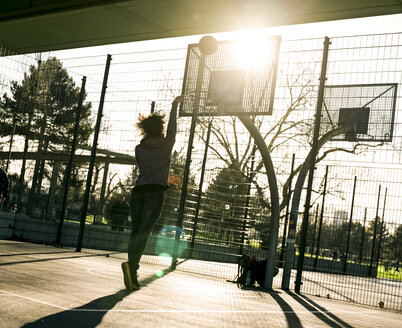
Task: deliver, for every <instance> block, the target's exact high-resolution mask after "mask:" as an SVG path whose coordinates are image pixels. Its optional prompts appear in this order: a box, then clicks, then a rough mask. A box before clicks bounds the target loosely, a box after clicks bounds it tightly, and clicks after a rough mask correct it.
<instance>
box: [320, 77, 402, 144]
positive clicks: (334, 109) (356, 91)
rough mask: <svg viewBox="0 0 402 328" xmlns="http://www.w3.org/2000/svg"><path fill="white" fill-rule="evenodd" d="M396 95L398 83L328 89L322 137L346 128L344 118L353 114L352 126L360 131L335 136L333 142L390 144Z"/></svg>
mask: <svg viewBox="0 0 402 328" xmlns="http://www.w3.org/2000/svg"><path fill="white" fill-rule="evenodd" d="M397 91H398V84H397V83H378V84H346V85H327V86H325V90H324V104H323V106H324V107H323V110H322V119H321V134H324V133H326V132H328V131H330V130H333V129H334V128H336V127H338V126H342V125H345V124H346V120H345V117H341V116H344V115H347V114H346V113H347V111H350V113H351V114H350V121H351V122H350V124H351V126H353V125H355V128H356V127H357V130H355V131H354V132H353V131H351V132H350V133H346V134H343V135H339V136H336V137H334V138H333V139H332V140H334V141H366V142H367V141H368V142H391V141H392V137H393V132H394V123H395V110H396V100H397ZM363 109H365V110H363ZM352 113H353V115H352ZM340 115H341V116H340ZM366 115H368V119H367V117H365V116H366ZM359 116H360V117H359ZM353 134H354V136H353Z"/></svg>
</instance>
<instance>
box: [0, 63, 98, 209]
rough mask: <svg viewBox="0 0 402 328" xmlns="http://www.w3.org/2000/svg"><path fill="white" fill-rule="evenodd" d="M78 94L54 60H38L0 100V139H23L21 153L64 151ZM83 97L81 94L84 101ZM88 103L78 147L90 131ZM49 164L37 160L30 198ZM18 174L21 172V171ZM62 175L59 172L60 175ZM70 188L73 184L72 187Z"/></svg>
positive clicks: (74, 113)
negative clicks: (11, 137)
mask: <svg viewBox="0 0 402 328" xmlns="http://www.w3.org/2000/svg"><path fill="white" fill-rule="evenodd" d="M79 95H80V86H77V85H76V83H75V81H74V80H73V79H72V77H70V76H69V73H68V72H67V70H66V69H65V68H63V65H62V63H61V62H60V60H58V59H57V58H56V57H50V58H48V59H47V60H46V61H44V62H41V61H38V66H31V67H30V68H29V71H28V72H26V73H24V78H23V79H22V81H21V82H18V81H13V82H12V83H11V87H10V95H9V94H7V93H5V94H3V95H2V97H1V99H0V115H1V117H2V120H1V122H0V136H8V135H11V133H12V131H13V127H14V126H15V132H14V133H15V135H17V136H18V135H19V136H22V137H24V138H25V141H26V147H25V150H24V151H27V150H28V146H29V147H30V148H34V149H35V150H36V151H37V152H38V153H43V154H44V153H49V152H68V151H69V149H70V147H71V143H72V138H73V130H74V126H75V117H76V109H77V106H78V99H79ZM85 97H86V95H84V100H85ZM90 114H91V103H83V105H82V109H81V121H80V126H79V135H78V147H80V146H86V144H87V142H88V139H89V136H90V135H91V133H92V131H93V129H92V124H91V120H90ZM51 167H52V163H50V164H49V163H47V165H45V164H44V161H43V160H37V161H36V164H35V168H34V171H33V178H32V185H31V193H30V196H31V197H30V198H31V199H30V202H29V203H32V195H33V194H34V193H35V192H39V191H40V189H41V184H42V178H43V177H44V176H47V177H48V178H49V176H50V174H49V169H50V168H51ZM21 173H22V175H24V174H25V172H21ZM61 175H62V176H63V172H61ZM72 186H73V185H72Z"/></svg>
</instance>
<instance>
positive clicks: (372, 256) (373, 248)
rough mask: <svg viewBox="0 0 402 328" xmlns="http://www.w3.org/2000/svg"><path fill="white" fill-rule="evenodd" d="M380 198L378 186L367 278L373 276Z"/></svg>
mask: <svg viewBox="0 0 402 328" xmlns="http://www.w3.org/2000/svg"><path fill="white" fill-rule="evenodd" d="M380 196H381V185H379V187H378V198H377V210H376V213H375V220H374V232H373V244H372V245H371V256H370V267H369V277H372V276H373V262H374V256H375V240H376V235H377V225H378V209H379V206H380ZM375 277H377V272H376V274H375Z"/></svg>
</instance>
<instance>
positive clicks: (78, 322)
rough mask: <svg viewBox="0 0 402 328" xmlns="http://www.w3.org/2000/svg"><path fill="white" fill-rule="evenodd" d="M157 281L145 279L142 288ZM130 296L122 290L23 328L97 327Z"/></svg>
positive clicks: (166, 270) (166, 271)
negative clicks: (117, 305)
mask: <svg viewBox="0 0 402 328" xmlns="http://www.w3.org/2000/svg"><path fill="white" fill-rule="evenodd" d="M169 272H171V269H170V268H168V269H165V270H163V275H165V274H168V273H169ZM157 279H159V277H157V276H150V277H148V278H145V279H143V280H141V282H140V284H141V287H145V286H146V285H148V284H150V283H152V282H153V281H155V280H157ZM129 294H131V292H130V291H128V290H127V289H122V290H119V291H118V292H116V293H114V294H112V295H107V296H103V297H100V298H98V299H96V300H93V301H92V302H90V303H87V304H85V305H82V306H80V307H76V308H73V309H69V310H66V311H63V312H59V313H55V314H52V315H49V316H47V317H44V318H41V319H39V320H37V321H34V322H31V323H28V324H26V325H24V326H22V328H49V327H57V328H71V327H74V328H79V327H85V328H92V327H96V326H98V325H99V324H100V323H101V321H102V318H103V317H104V316H105V314H106V313H107V312H108V311H109V310H111V309H113V308H114V307H115V306H116V304H117V303H119V302H121V301H122V300H123V299H124V298H125V297H126V296H128V295H129ZM83 312H85V315H83Z"/></svg>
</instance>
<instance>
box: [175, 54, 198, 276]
mask: <svg viewBox="0 0 402 328" xmlns="http://www.w3.org/2000/svg"><path fill="white" fill-rule="evenodd" d="M204 68H205V54H201V57H200V64H199V66H198V75H197V84H196V88H195V90H196V91H195V93H196V94H195V101H194V106H193V115H192V117H191V126H190V135H189V140H188V147H187V157H186V163H185V165H184V172H183V183H182V186H181V194H180V203H179V209H178V214H177V222H176V226H177V227H178V228H181V227H182V225H183V217H184V206H185V204H186V196H187V186H188V176H189V174H190V165H191V153H192V150H193V142H194V134H195V125H196V121H197V115H198V106H199V104H200V97H201V87H202V79H203V76H204ZM179 242H180V234H179V233H176V237H175V242H174V246H173V256H172V263H171V269H172V270H175V269H176V264H177V263H176V262H177V257H178V254H177V253H178V249H179Z"/></svg>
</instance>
